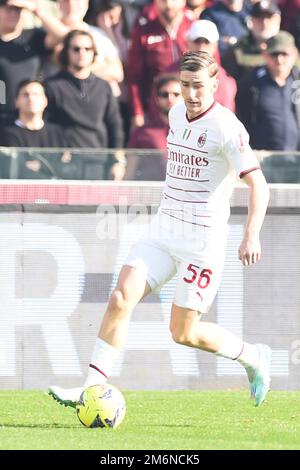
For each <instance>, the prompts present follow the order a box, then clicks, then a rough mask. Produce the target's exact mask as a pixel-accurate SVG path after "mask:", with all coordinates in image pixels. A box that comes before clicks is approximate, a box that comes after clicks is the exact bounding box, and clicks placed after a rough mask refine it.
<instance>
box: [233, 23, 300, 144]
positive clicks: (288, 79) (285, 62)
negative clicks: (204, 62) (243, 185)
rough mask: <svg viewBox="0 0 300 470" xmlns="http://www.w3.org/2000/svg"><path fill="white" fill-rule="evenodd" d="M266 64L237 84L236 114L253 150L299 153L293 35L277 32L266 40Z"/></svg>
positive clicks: (299, 109) (299, 108)
mask: <svg viewBox="0 0 300 470" xmlns="http://www.w3.org/2000/svg"><path fill="white" fill-rule="evenodd" d="M263 54H264V59H265V63H266V65H264V66H262V67H257V68H255V69H254V70H253V71H252V72H249V74H248V75H247V76H245V78H244V79H242V80H241V82H240V83H239V85H238V93H237V100H236V104H237V115H238V117H239V119H240V120H241V121H242V122H243V124H244V125H245V127H246V129H247V131H248V132H249V134H250V143H251V145H252V147H253V148H255V149H258V150H259V149H264V150H287V151H289V150H299V148H300V146H299V135H300V100H299V96H300V95H299V92H300V87H299V83H300V82H299V80H300V72H299V70H298V69H297V68H296V67H295V62H296V60H297V57H298V51H297V48H296V47H295V41H294V38H293V36H292V35H291V34H290V33H288V32H287V31H280V32H279V33H278V34H276V35H275V36H273V37H272V38H270V39H268V41H267V42H266V50H265V51H264V52H263Z"/></svg>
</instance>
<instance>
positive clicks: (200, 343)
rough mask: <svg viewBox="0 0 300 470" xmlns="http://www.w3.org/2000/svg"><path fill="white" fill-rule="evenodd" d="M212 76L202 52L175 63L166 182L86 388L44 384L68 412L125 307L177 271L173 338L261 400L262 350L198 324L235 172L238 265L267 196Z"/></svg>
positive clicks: (264, 382) (249, 250)
mask: <svg viewBox="0 0 300 470" xmlns="http://www.w3.org/2000/svg"><path fill="white" fill-rule="evenodd" d="M217 77H218V65H217V63H216V61H215V59H214V58H212V57H211V56H210V55H209V54H207V53H206V52H187V53H186V54H184V56H183V59H182V62H181V66H180V84H181V90H182V96H183V102H180V103H177V104H176V105H175V106H174V107H173V108H172V109H171V110H170V114H169V124H170V131H169V134H168V138H167V145H168V165H167V176H166V182H165V187H164V192H163V196H162V201H161V204H160V207H159V210H158V214H157V215H156V216H155V217H154V220H153V221H152V222H151V224H150V230H149V232H148V233H147V235H145V236H144V237H143V239H142V240H141V241H140V242H138V243H137V244H136V245H135V246H133V248H132V250H131V253H130V254H129V256H128V258H127V260H126V262H125V264H124V266H123V268H122V270H121V272H120V275H119V279H118V282H117V286H116V288H115V290H114V291H113V293H112V295H111V297H110V300H109V303H108V307H107V311H106V314H105V316H104V319H103V322H102V326H101V328H100V332H99V338H97V340H96V343H95V348H94V351H93V355H92V359H91V363H90V365H89V373H88V377H87V380H86V382H85V383H84V387H77V388H71V389H63V388H61V387H56V386H53V387H50V389H49V393H50V395H52V396H53V397H54V398H55V399H56V400H57V401H58V402H59V403H61V404H64V405H69V406H75V404H76V402H77V401H78V399H79V396H80V394H81V392H82V390H83V388H86V387H88V386H91V385H95V384H101V383H105V382H106V380H107V378H108V377H109V375H110V372H111V369H112V367H113V364H114V362H115V360H116V357H117V355H118V352H119V350H120V348H122V346H123V344H124V342H125V338H126V332H127V326H128V323H129V320H130V314H131V311H132V310H133V308H134V307H135V306H136V304H137V303H138V302H139V301H140V300H141V299H142V298H143V297H145V296H146V295H147V294H149V292H151V291H152V290H153V289H156V288H158V287H159V286H161V285H163V284H164V283H166V282H167V281H168V280H169V279H170V278H171V277H173V276H174V274H175V272H177V275H178V281H177V286H176V291H175V294H174V300H173V305H172V311H171V321H170V331H171V334H172V338H173V339H174V341H175V342H176V343H180V344H183V345H186V346H190V347H194V348H199V349H202V350H205V351H208V352H211V353H215V354H216V355H218V356H222V357H225V358H229V359H232V360H234V361H238V362H239V363H240V364H242V365H243V366H244V367H245V369H246V372H247V375H248V379H249V383H250V391H251V396H252V397H253V398H254V401H255V405H256V406H259V405H260V404H261V403H262V402H263V401H264V399H265V397H266V395H267V392H268V390H269V387H270V362H271V349H270V348H269V346H267V345H264V344H249V343H246V342H244V341H242V339H240V338H238V337H237V336H235V335H233V334H232V333H230V332H229V331H227V330H225V329H223V328H222V327H221V326H219V325H217V324H214V323H209V322H204V321H200V317H201V314H204V313H206V312H207V311H208V310H209V307H210V305H211V304H212V302H213V299H214V297H215V295H216V292H217V289H218V286H219V284H220V279H221V271H222V267H223V260H224V253H225V245H226V236H227V228H228V225H227V221H228V217H229V212H230V209H229V198H230V196H231V193H232V191H233V188H234V185H235V181H236V175H239V177H240V178H242V179H243V181H244V182H245V183H246V184H247V185H248V187H249V199H248V217H247V221H246V226H245V231H244V236H243V239H242V241H241V244H240V247H239V252H238V256H239V259H240V260H241V262H242V264H243V265H244V266H250V265H253V264H255V263H256V262H257V261H259V260H260V258H261V247H260V241H259V233H260V229H261V226H262V223H263V219H264V216H265V212H266V209H267V204H268V200H269V191H268V187H267V184H266V181H265V178H264V176H263V174H262V172H261V170H260V167H259V164H258V162H257V160H256V157H255V154H254V152H253V151H252V150H251V148H250V147H249V144H248V134H247V132H246V130H245V128H244V127H243V125H242V124H241V123H240V121H238V119H237V118H236V117H235V115H234V114H233V113H232V112H231V111H230V110H228V109H227V108H225V107H223V106H221V105H220V104H218V103H216V102H215V101H214V92H215V91H216V89H217V86H218V78H217Z"/></svg>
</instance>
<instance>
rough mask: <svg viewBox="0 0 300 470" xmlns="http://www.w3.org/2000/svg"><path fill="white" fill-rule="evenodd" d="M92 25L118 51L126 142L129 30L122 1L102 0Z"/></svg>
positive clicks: (128, 107) (128, 114)
mask: <svg viewBox="0 0 300 470" xmlns="http://www.w3.org/2000/svg"><path fill="white" fill-rule="evenodd" d="M94 24H95V25H96V26H97V27H98V28H99V29H100V30H101V32H102V34H104V35H105V36H106V37H107V38H108V39H109V40H110V41H111V42H112V43H113V44H114V46H115V47H116V49H117V50H118V54H119V57H120V59H121V61H122V66H123V70H124V80H123V81H122V82H121V83H119V86H120V96H119V97H118V98H119V104H120V109H121V114H122V119H123V124H124V132H125V135H126V139H125V140H126V142H127V140H128V135H129V131H130V106H129V93H128V84H127V69H128V66H127V60H128V50H129V45H130V38H131V33H130V28H129V23H128V21H127V15H126V11H125V6H124V2H123V1H122V0H102V1H101V3H100V4H99V6H98V7H97V8H96V9H95V13H94Z"/></svg>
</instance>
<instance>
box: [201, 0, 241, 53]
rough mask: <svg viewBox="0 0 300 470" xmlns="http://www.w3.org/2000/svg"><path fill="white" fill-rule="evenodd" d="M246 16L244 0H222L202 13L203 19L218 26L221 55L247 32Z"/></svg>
mask: <svg viewBox="0 0 300 470" xmlns="http://www.w3.org/2000/svg"><path fill="white" fill-rule="evenodd" d="M246 17H247V12H246V10H245V9H244V8H243V0H220V1H219V2H218V3H216V5H214V6H212V7H211V8H207V9H205V10H204V11H203V12H202V13H201V15H200V19H201V20H210V21H212V22H213V23H215V24H216V26H217V28H218V31H219V34H220V41H219V50H220V53H221V57H222V56H223V55H224V54H225V52H226V51H227V49H228V48H229V47H230V46H232V45H233V44H236V43H237V41H238V40H239V39H241V38H242V37H243V36H245V34H247V24H246Z"/></svg>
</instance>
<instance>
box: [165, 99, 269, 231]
mask: <svg viewBox="0 0 300 470" xmlns="http://www.w3.org/2000/svg"><path fill="white" fill-rule="evenodd" d="M169 125H170V129H169V134H168V137H167V148H168V164H167V174H166V181H165V187H164V192H163V196H162V201H161V204H160V209H159V213H160V214H161V215H165V216H166V217H172V218H174V219H177V220H180V221H183V222H186V223H187V224H193V225H199V226H202V227H217V226H219V227H220V225H221V226H224V224H227V221H228V217H229V214H230V206H229V199H230V197H231V194H232V191H233V189H234V186H235V182H236V178H237V175H239V176H240V177H241V176H243V174H246V173H248V172H250V171H252V170H254V169H257V168H260V166H259V163H258V160H257V158H256V156H255V154H254V152H253V150H252V149H251V147H250V146H249V135H248V133H247V131H246V129H245V128H244V126H243V124H242V123H241V122H240V121H239V120H238V119H237V117H236V116H235V115H234V114H233V113H232V112H231V111H230V110H229V109H227V108H225V107H224V106H221V105H220V104H219V103H214V104H213V105H212V106H211V107H210V108H209V109H208V110H207V111H206V112H205V113H203V114H202V115H201V116H199V117H197V118H195V119H193V120H189V119H188V117H187V114H186V107H185V105H184V103H182V102H180V103H178V104H176V105H175V106H174V107H173V108H172V109H171V111H170V113H169Z"/></svg>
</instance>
